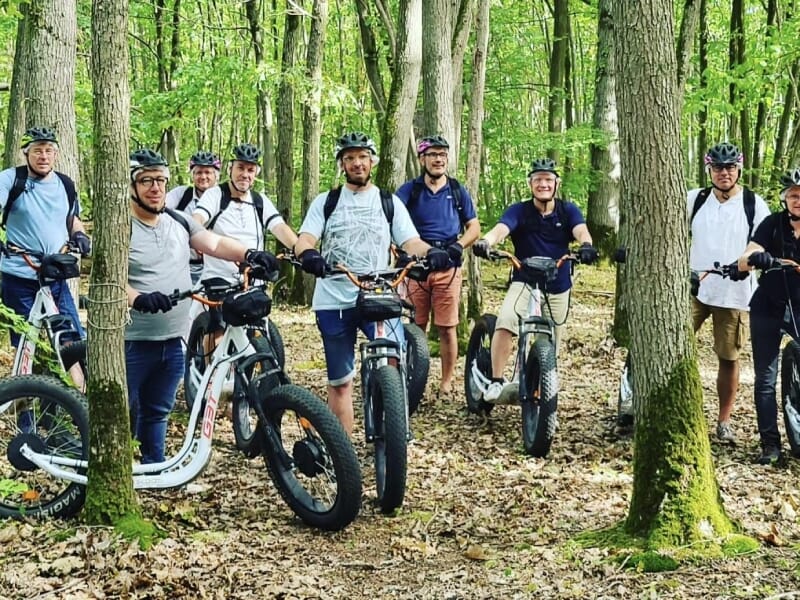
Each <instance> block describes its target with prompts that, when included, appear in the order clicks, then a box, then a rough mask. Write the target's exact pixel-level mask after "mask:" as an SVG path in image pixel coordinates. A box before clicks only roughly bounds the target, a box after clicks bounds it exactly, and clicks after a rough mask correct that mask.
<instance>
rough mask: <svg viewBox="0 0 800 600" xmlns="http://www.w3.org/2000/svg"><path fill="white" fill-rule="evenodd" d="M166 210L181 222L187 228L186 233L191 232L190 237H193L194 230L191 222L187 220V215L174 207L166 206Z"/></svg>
mask: <svg viewBox="0 0 800 600" xmlns="http://www.w3.org/2000/svg"><path fill="white" fill-rule="evenodd" d="M164 212H165V213H167V214H168V215H169V216H170V217H172V218H173V219H175V220H176V221H177V222H178V223H180V224H181V226H182V227H183V228H184V229H185V230H186V233H188V234H189V237H192V230H191V229H190V228H189V222H188V221H187V220H186V215H184V214H183V213H181V212H178V211H177V210H174V209H172V208H165V209H164Z"/></svg>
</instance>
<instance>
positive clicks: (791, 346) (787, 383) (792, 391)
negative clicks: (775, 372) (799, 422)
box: [781, 340, 800, 458]
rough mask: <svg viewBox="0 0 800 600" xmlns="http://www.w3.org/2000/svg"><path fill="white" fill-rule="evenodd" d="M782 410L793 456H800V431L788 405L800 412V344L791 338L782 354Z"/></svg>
mask: <svg viewBox="0 0 800 600" xmlns="http://www.w3.org/2000/svg"><path fill="white" fill-rule="evenodd" d="M781 399H782V403H781V412H783V424H784V426H785V427H786V437H787V438H788V440H789V447H790V448H791V450H792V456H794V457H795V458H800V431H797V430H796V427H795V426H794V425H793V424H792V421H791V419H790V418H789V413H788V412H787V407H788V405H791V407H792V408H793V409H794V410H795V411H796V412H798V413H800V344H798V343H797V342H796V341H794V340H791V341H790V342H789V343H788V344H786V346H785V347H784V348H783V353H782V354H781Z"/></svg>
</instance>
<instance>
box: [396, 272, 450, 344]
mask: <svg viewBox="0 0 800 600" xmlns="http://www.w3.org/2000/svg"><path fill="white" fill-rule="evenodd" d="M407 281H408V292H407V293H408V301H409V302H411V304H413V305H414V308H415V309H416V319H415V320H416V322H417V325H419V326H420V327H421V328H422V329H425V328H426V327H427V326H428V318H429V316H430V313H431V309H433V324H434V325H436V326H437V327H455V326H456V325H458V303H459V300H460V299H461V267H455V268H453V269H448V270H447V271H434V272H432V273H431V274H430V275H429V276H428V279H427V281H423V282H421V283H420V282H418V281H413V280H407Z"/></svg>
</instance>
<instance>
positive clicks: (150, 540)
mask: <svg viewBox="0 0 800 600" xmlns="http://www.w3.org/2000/svg"><path fill="white" fill-rule="evenodd" d="M114 530H115V531H116V532H117V533H119V534H120V535H121V536H122V537H124V538H125V539H128V540H137V541H138V542H139V548H140V549H141V550H148V549H149V548H150V547H151V546H152V545H153V544H155V543H156V542H157V541H158V540H160V539H163V538H164V537H166V533H165V532H163V531H161V530H159V529H158V528H157V527H156V526H155V525H154V524H153V523H151V522H150V521H147V520H145V519H142V518H141V517H140V516H138V515H127V516H124V517H122V518H120V519H119V520H118V521H117V522H116V523H114Z"/></svg>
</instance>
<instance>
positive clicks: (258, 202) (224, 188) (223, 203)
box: [181, 183, 277, 231]
mask: <svg viewBox="0 0 800 600" xmlns="http://www.w3.org/2000/svg"><path fill="white" fill-rule="evenodd" d="M219 189H220V191H221V192H222V197H221V198H220V201H219V211H218V212H217V214H215V215H214V216H213V217H211V219H210V220H209V221H208V223H206V229H208V230H209V231H211V230H212V229H214V224H215V223H216V222H217V219H219V216H220V215H221V214H222V211H224V210H225V209H226V208H228V205H229V204H230V203H231V188H230V187H229V186H228V185H227V184H225V183H223V184H222V185H220V186H219ZM184 195H185V194H184ZM250 197H251V198H253V206H255V207H256V214H257V215H258V222H259V223H261V224H262V225H263V226H264V227H266V224H264V198H263V196H261V194H259V193H258V192H256V191H253V190H250ZM181 201H183V198H181ZM275 216H277V215H275Z"/></svg>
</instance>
